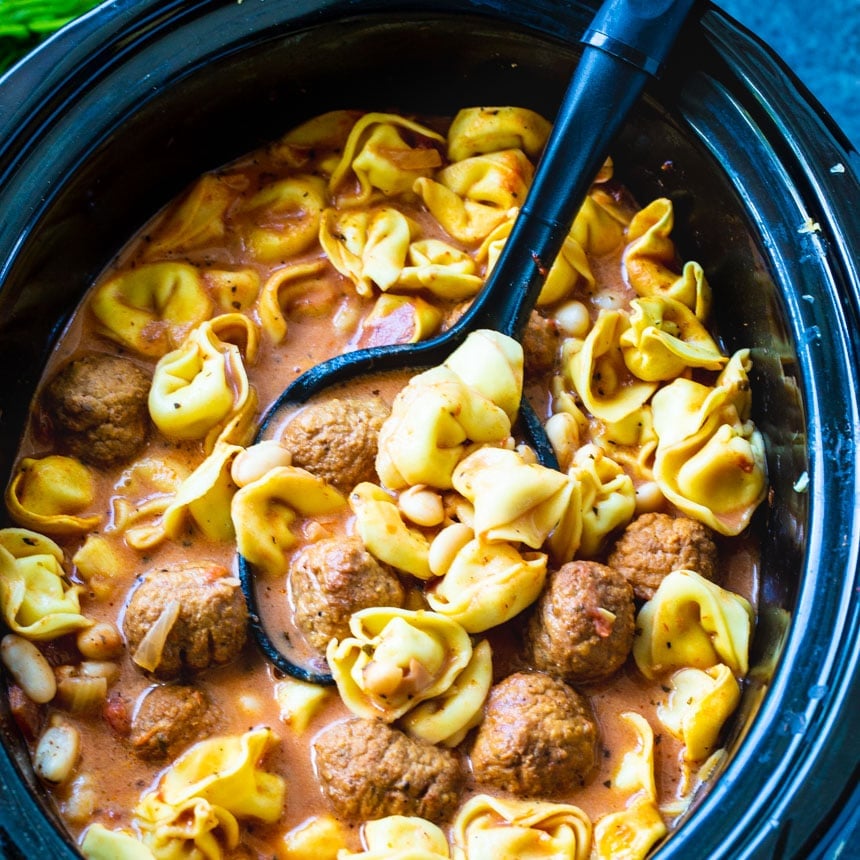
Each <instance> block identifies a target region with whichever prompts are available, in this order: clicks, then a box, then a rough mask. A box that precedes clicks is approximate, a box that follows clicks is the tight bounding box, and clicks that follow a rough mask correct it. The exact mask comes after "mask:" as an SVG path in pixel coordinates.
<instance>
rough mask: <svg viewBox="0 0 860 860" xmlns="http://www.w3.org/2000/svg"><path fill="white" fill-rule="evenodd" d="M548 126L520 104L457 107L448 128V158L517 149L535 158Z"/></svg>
mask: <svg viewBox="0 0 860 860" xmlns="http://www.w3.org/2000/svg"><path fill="white" fill-rule="evenodd" d="M551 130H552V126H551V125H550V124H549V123H548V122H547V121H546V120H545V119H544V118H543V117H542V116H541V115H540V114H539V113H535V112H534V111H532V110H528V109H527V108H520V107H474V108H464V109H463V110H460V111H458V113H457V115H456V116H455V117H454V119H453V121H452V122H451V125H450V126H449V128H448V158H450V159H451V161H462V160H463V159H465V158H471V157H472V156H473V155H484V154H485V153H487V152H499V151H501V150H505V149H521V150H522V151H523V152H525V154H526V155H528V156H529V157H531V158H537V156H538V155H540V152H541V150H542V149H543V146H544V144H545V143H546V141H547V138H548V137H549V133H550V131H551Z"/></svg>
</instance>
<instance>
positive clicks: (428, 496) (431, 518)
mask: <svg viewBox="0 0 860 860" xmlns="http://www.w3.org/2000/svg"><path fill="white" fill-rule="evenodd" d="M397 507H398V508H399V509H400V513H401V514H403V516H404V517H406V519H408V520H411V521H412V522H413V523H415V525H417V526H425V527H426V528H430V527H432V526H438V525H439V524H440V523H441V522H442V521H443V520H444V519H445V507H444V505H443V504H442V497H441V496H440V495H439V494H438V493H434V492H433V490H428V489H427V487H425V486H424V485H423V484H417V485H416V486H414V487H409V489H408V490H404V491H403V492H402V493H401V494H400V495H399V496H398V499H397Z"/></svg>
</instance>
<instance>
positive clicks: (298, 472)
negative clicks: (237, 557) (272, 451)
mask: <svg viewBox="0 0 860 860" xmlns="http://www.w3.org/2000/svg"><path fill="white" fill-rule="evenodd" d="M345 504H346V499H345V498H344V497H343V496H342V495H341V494H340V493H339V492H338V491H337V490H336V489H335V488H334V487H332V486H330V485H329V484H327V483H326V482H325V481H323V480H322V479H321V478H318V477H317V476H316V475H312V474H311V473H310V472H308V471H306V470H305V469H300V468H299V467H297V466H277V467H275V468H274V469H271V470H269V471H268V472H267V473H266V474H265V475H263V476H262V477H261V478H258V479H257V480H256V481H252V482H251V483H250V484H247V485H246V486H244V487H242V488H241V489H239V490H238V491H237V492H236V494H235V495H234V496H233V498H232V502H231V507H230V516H231V518H232V522H233V527H234V529H235V531H236V545H237V547H238V549H239V552H240V553H241V554H242V556H244V558H245V559H246V561H248V562H249V563H250V564H253V565H254V566H255V567H257V568H259V569H260V570H261V571H262V572H263V573H265V574H268V575H275V574H280V573H285V572H286V570H287V551H288V550H289V549H290V548H291V547H292V546H293V545H294V544H295V543H296V540H297V539H296V536H295V535H294V534H293V532H292V530H291V528H290V526H291V524H292V523H293V522H295V520H296V519H297V517H300V516H302V517H306V516H317V515H319V514H325V513H331V512H333V511H336V510H338V509H339V508H341V507H343V506H344V505H345Z"/></svg>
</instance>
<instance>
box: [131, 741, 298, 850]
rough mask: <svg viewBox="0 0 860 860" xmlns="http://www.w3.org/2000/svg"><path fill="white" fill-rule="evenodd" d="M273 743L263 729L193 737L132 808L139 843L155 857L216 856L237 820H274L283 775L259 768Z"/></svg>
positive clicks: (231, 844)
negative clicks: (187, 747) (140, 839)
mask: <svg viewBox="0 0 860 860" xmlns="http://www.w3.org/2000/svg"><path fill="white" fill-rule="evenodd" d="M276 743H277V737H276V736H275V735H274V734H273V733H272V732H271V731H270V730H269V729H265V728H264V729H252V730H250V731H248V732H245V733H244V734H243V735H238V736H233V735H231V736H226V737H213V738H209V739H207V740H204V741H198V742H197V743H196V744H195V745H194V746H192V747H191V748H190V749H189V750H187V751H186V752H185V753H184V754H183V755H182V756H180V757H179V758H178V759H177V760H176V761H175V762H173V764H172V765H171V766H170V767H169V768H168V769H167V770H166V771H165V772H164V773H163V774H162V776H161V778H160V779H159V781H158V784H157V785H156V786H155V788H153V789H151V790H150V791H148V792H146V793H145V794H144V795H143V796H142V797H141V799H140V802H139V803H138V805H137V807H136V808H135V810H134V818H135V823H136V824H137V826H138V827H139V828H140V830H141V832H142V834H143V841H144V844H146V845H147V846H148V847H149V848H150V849H151V850H152V852H153V853H154V854H155V855H156V857H162V856H171V857H175V856H187V855H188V854H189V852H195V853H194V855H192V856H204V857H208V858H220V857H222V856H223V852H222V844H223V847H224V848H228V849H229V848H235V847H236V846H237V845H238V842H239V823H238V819H244V818H251V819H256V820H258V821H263V822H270V823H271V822H274V821H277V820H278V819H279V818H280V817H281V814H282V812H283V807H284V798H285V795H286V783H285V782H284V779H283V777H281V776H278V775H277V774H274V773H269V772H268V771H266V770H264V769H262V768H261V766H260V764H261V760H262V759H263V757H264V756H265V754H266V753H267V751H268V750H269V749H271V748H272V747H273V746H274V745H275V744H276Z"/></svg>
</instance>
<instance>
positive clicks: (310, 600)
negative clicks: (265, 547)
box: [290, 537, 405, 651]
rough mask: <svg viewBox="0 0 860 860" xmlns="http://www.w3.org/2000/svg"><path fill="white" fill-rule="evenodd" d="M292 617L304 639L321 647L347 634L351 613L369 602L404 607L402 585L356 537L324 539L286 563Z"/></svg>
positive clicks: (367, 605) (365, 606)
mask: <svg viewBox="0 0 860 860" xmlns="http://www.w3.org/2000/svg"><path fill="white" fill-rule="evenodd" d="M290 589H291V591H292V596H293V602H294V604H295V608H296V611H295V621H296V624H297V626H298V627H299V629H300V630H301V631H302V632H303V633H304V634H305V637H306V638H307V640H308V642H310V644H311V645H313V647H314V648H317V649H318V650H320V651H324V650H325V647H326V645H328V643H329V640H331V639H333V638H336V639H343V638H344V637H345V636H349V617H350V615H352V613H353V612H357V611H358V610H359V609H365V608H367V607H369V606H403V601H404V599H405V595H404V591H403V586H402V585H401V584H400V580H399V579H398V578H397V575H396V574H395V573H393V572H392V571H391V570H390V569H388V568H387V567H383V565H381V564H380V563H379V562H378V561H377V560H376V559H375V558H374V557H373V556H372V555H371V554H370V553H369V552H368V551H367V550H366V549H365V548H364V544H363V543H362V541H361V539H360V538H357V537H348V538H328V539H326V540H321V541H317V542H316V543H313V544H310V545H309V546H307V547H305V548H304V549H303V550H302V551H301V552H300V553H299V554H298V555H297V556H296V557H295V558H294V559H293V562H292V564H291V566H290Z"/></svg>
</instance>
